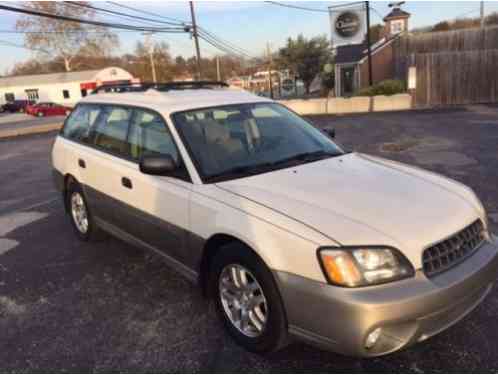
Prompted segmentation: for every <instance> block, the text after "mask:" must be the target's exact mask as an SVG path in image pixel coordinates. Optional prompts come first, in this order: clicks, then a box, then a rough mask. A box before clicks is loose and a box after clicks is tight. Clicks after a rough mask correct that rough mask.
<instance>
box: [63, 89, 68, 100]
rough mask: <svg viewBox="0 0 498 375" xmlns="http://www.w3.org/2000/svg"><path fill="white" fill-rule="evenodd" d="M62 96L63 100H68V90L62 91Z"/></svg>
mask: <svg viewBox="0 0 498 375" xmlns="http://www.w3.org/2000/svg"><path fill="white" fill-rule="evenodd" d="M62 96H63V97H64V99H69V90H62Z"/></svg>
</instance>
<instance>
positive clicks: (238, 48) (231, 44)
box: [199, 26, 250, 55]
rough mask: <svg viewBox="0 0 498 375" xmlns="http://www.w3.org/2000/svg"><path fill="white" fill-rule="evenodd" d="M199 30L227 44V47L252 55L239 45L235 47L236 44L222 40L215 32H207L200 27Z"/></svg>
mask: <svg viewBox="0 0 498 375" xmlns="http://www.w3.org/2000/svg"><path fill="white" fill-rule="evenodd" d="M199 29H200V30H201V31H202V32H204V33H205V34H207V35H208V36H210V37H212V38H213V39H216V40H218V41H219V42H220V43H222V44H225V45H227V46H228V47H230V48H233V49H234V50H238V51H240V52H241V53H243V54H247V55H249V54H250V53H249V51H247V50H245V49H243V48H241V47H238V46H237V45H235V44H234V43H231V42H229V41H227V40H226V39H222V38H220V37H219V36H217V35H215V34H214V33H213V32H210V31H208V30H206V29H205V28H203V27H200V26H199Z"/></svg>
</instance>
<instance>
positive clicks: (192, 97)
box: [80, 88, 271, 114]
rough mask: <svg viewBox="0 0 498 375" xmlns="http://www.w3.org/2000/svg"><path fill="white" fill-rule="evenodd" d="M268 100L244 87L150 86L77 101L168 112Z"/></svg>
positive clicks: (95, 95)
mask: <svg viewBox="0 0 498 375" xmlns="http://www.w3.org/2000/svg"><path fill="white" fill-rule="evenodd" d="M269 101H271V100H270V99H267V98H263V97H260V96H257V95H254V94H251V93H249V92H247V91H244V90H239V89H233V88H225V89H186V90H171V91H166V92H160V91H156V90H154V89H149V90H148V91H145V92H126V93H101V94H94V95H88V96H87V97H85V98H83V99H82V100H81V101H80V102H81V103H116V104H129V105H136V106H140V107H145V108H151V109H155V110H156V111H158V112H161V113H167V114H169V113H173V112H179V111H186V110H190V109H196V108H206V107H215V106H224V105H230V104H241V103H260V102H269Z"/></svg>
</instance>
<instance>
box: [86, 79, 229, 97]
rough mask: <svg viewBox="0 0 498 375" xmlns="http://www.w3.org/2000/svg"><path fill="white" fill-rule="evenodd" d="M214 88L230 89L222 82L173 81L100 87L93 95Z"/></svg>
mask: <svg viewBox="0 0 498 375" xmlns="http://www.w3.org/2000/svg"><path fill="white" fill-rule="evenodd" d="M214 87H229V85H228V84H227V83H225V82H221V81H177V82H175V81H173V82H162V83H153V82H140V83H119V84H115V85H112V84H111V85H102V86H98V87H97V88H96V89H95V90H94V91H93V92H92V94H98V93H99V92H115V93H123V92H144V91H147V90H149V89H155V90H157V91H171V90H192V89H212V88H214Z"/></svg>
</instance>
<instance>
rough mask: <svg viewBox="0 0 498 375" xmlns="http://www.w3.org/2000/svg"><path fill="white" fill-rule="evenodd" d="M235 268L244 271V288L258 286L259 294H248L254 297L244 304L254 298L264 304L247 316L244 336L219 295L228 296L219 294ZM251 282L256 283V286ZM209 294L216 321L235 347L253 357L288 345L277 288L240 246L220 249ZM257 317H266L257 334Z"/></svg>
mask: <svg viewBox="0 0 498 375" xmlns="http://www.w3.org/2000/svg"><path fill="white" fill-rule="evenodd" d="M234 266H239V267H242V269H244V270H245V271H247V273H246V281H247V285H249V286H250V287H252V288H256V287H257V286H259V287H260V290H261V292H262V293H261V294H260V293H259V291H258V290H255V289H253V290H254V291H252V292H249V293H251V294H253V297H249V300H248V301H245V302H243V303H247V304H248V306H250V305H251V301H255V300H254V298H257V300H258V301H260V300H263V301H264V302H263V303H261V304H260V305H259V307H257V310H251V312H250V313H249V314H248V315H247V316H249V317H250V318H248V320H249V323H248V327H247V329H246V331H247V332H243V330H242V328H241V325H239V327H238V326H237V325H236V324H235V323H233V322H232V320H233V319H231V318H230V316H229V313H228V312H227V308H228V310H230V307H229V306H230V304H228V305H227V299H226V298H225V299H224V298H222V295H226V294H227V291H228V289H226V290H224V292H222V291H221V290H222V289H224V285H226V284H225V283H226V282H228V283H229V282H230V281H228V279H229V278H228V277H226V276H227V275H228V274H230V272H228V273H227V270H231V268H230V267H234ZM245 271H244V272H245ZM232 280H233V278H232ZM239 280H240V278H239ZM254 281H256V284H257V285H256V284H255V283H254ZM209 291H210V295H211V296H212V297H213V298H214V300H215V301H214V302H215V306H216V311H217V314H218V316H219V318H220V319H221V321H222V322H223V325H224V326H225V328H226V329H227V331H228V333H229V334H230V336H232V338H233V339H234V340H235V342H236V343H237V344H239V345H240V346H242V347H243V348H245V349H246V350H248V351H250V352H254V353H270V352H274V351H277V350H279V349H281V348H283V347H284V346H285V345H286V344H287V341H288V333H287V332H288V330H287V318H286V315H285V310H284V307H283V303H282V299H281V297H280V293H279V291H278V287H277V285H276V283H275V280H274V279H273V275H272V274H271V272H270V270H269V269H268V267H267V266H266V265H265V264H264V263H263V262H262V261H261V260H260V259H259V258H258V257H257V256H256V255H255V254H254V253H253V252H252V250H250V249H249V248H248V247H246V246H244V245H243V244H240V243H232V244H228V245H226V246H223V247H222V248H221V249H220V250H219V251H218V252H217V254H216V255H215V257H214V259H213V260H212V262H211V267H210V273H209ZM261 297H262V298H261ZM231 305H232V307H233V306H234V304H233V303H232V304H231ZM241 314H242V313H241ZM234 315H237V314H234ZM239 316H241V315H239ZM260 316H265V323H264V325H263V328H260V329H259V330H258V329H257V328H256V327H257V325H255V324H253V322H254V321H256V322H257V323H258V324H259V325H260V326H261V324H260V323H261V321H262V319H260ZM240 321H242V319H240ZM251 325H252V327H251Z"/></svg>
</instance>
